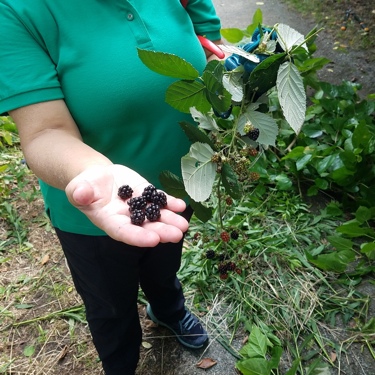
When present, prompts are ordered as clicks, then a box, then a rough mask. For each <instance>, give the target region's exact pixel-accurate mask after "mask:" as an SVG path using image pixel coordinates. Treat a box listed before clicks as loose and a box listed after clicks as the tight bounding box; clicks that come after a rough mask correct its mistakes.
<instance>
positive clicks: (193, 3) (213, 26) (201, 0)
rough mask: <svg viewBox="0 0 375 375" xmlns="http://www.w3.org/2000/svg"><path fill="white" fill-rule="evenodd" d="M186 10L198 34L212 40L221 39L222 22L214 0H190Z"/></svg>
mask: <svg viewBox="0 0 375 375" xmlns="http://www.w3.org/2000/svg"><path fill="white" fill-rule="evenodd" d="M186 10H187V12H188V13H189V16H190V18H191V20H192V22H193V25H194V30H195V33H196V34H197V35H202V36H204V37H206V38H207V39H210V40H219V39H221V34H220V29H221V22H220V18H219V17H218V15H217V14H216V10H215V7H214V5H213V3H212V0H189V1H188V5H187V8H186Z"/></svg>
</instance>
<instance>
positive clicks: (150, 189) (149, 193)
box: [142, 185, 156, 203]
mask: <svg viewBox="0 0 375 375" xmlns="http://www.w3.org/2000/svg"><path fill="white" fill-rule="evenodd" d="M154 192H156V187H155V186H154V185H148V186H147V187H145V189H144V190H143V193H142V197H145V198H146V201H147V202H148V203H152V194H153V193H154Z"/></svg>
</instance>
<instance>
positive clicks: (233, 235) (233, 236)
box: [230, 230, 240, 240]
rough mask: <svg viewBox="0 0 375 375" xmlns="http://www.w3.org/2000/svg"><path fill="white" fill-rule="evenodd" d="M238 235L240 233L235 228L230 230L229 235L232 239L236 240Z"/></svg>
mask: <svg viewBox="0 0 375 375" xmlns="http://www.w3.org/2000/svg"><path fill="white" fill-rule="evenodd" d="M239 236H240V235H239V233H238V232H237V231H236V230H232V232H231V233H230V237H231V238H232V240H238V237H239Z"/></svg>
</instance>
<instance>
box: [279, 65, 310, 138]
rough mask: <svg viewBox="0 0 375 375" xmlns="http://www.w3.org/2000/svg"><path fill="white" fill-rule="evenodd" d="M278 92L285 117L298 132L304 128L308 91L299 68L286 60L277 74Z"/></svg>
mask: <svg viewBox="0 0 375 375" xmlns="http://www.w3.org/2000/svg"><path fill="white" fill-rule="evenodd" d="M276 86H277V93H278V97H279V102H280V105H281V108H282V110H283V114H284V117H285V119H286V121H287V122H288V123H289V125H290V127H291V128H292V129H293V130H294V132H295V133H296V134H298V133H299V131H300V130H301V128H302V125H303V123H304V121H305V113H306V92H305V88H304V86H303V80H302V77H301V75H300V74H299V72H298V69H297V68H296V67H295V65H294V64H292V63H291V62H285V63H284V64H282V65H281V66H280V68H279V72H278V74H277V81H276Z"/></svg>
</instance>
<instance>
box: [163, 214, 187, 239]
mask: <svg viewBox="0 0 375 375" xmlns="http://www.w3.org/2000/svg"><path fill="white" fill-rule="evenodd" d="M160 214H161V217H160V220H159V221H160V222H162V223H164V224H167V225H172V226H175V227H176V228H178V229H179V230H180V231H181V232H182V233H185V232H186V231H187V230H188V228H189V222H188V221H187V220H186V219H185V218H184V217H182V216H181V215H178V214H176V213H174V212H172V211H170V210H167V209H164V210H161V211H160Z"/></svg>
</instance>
